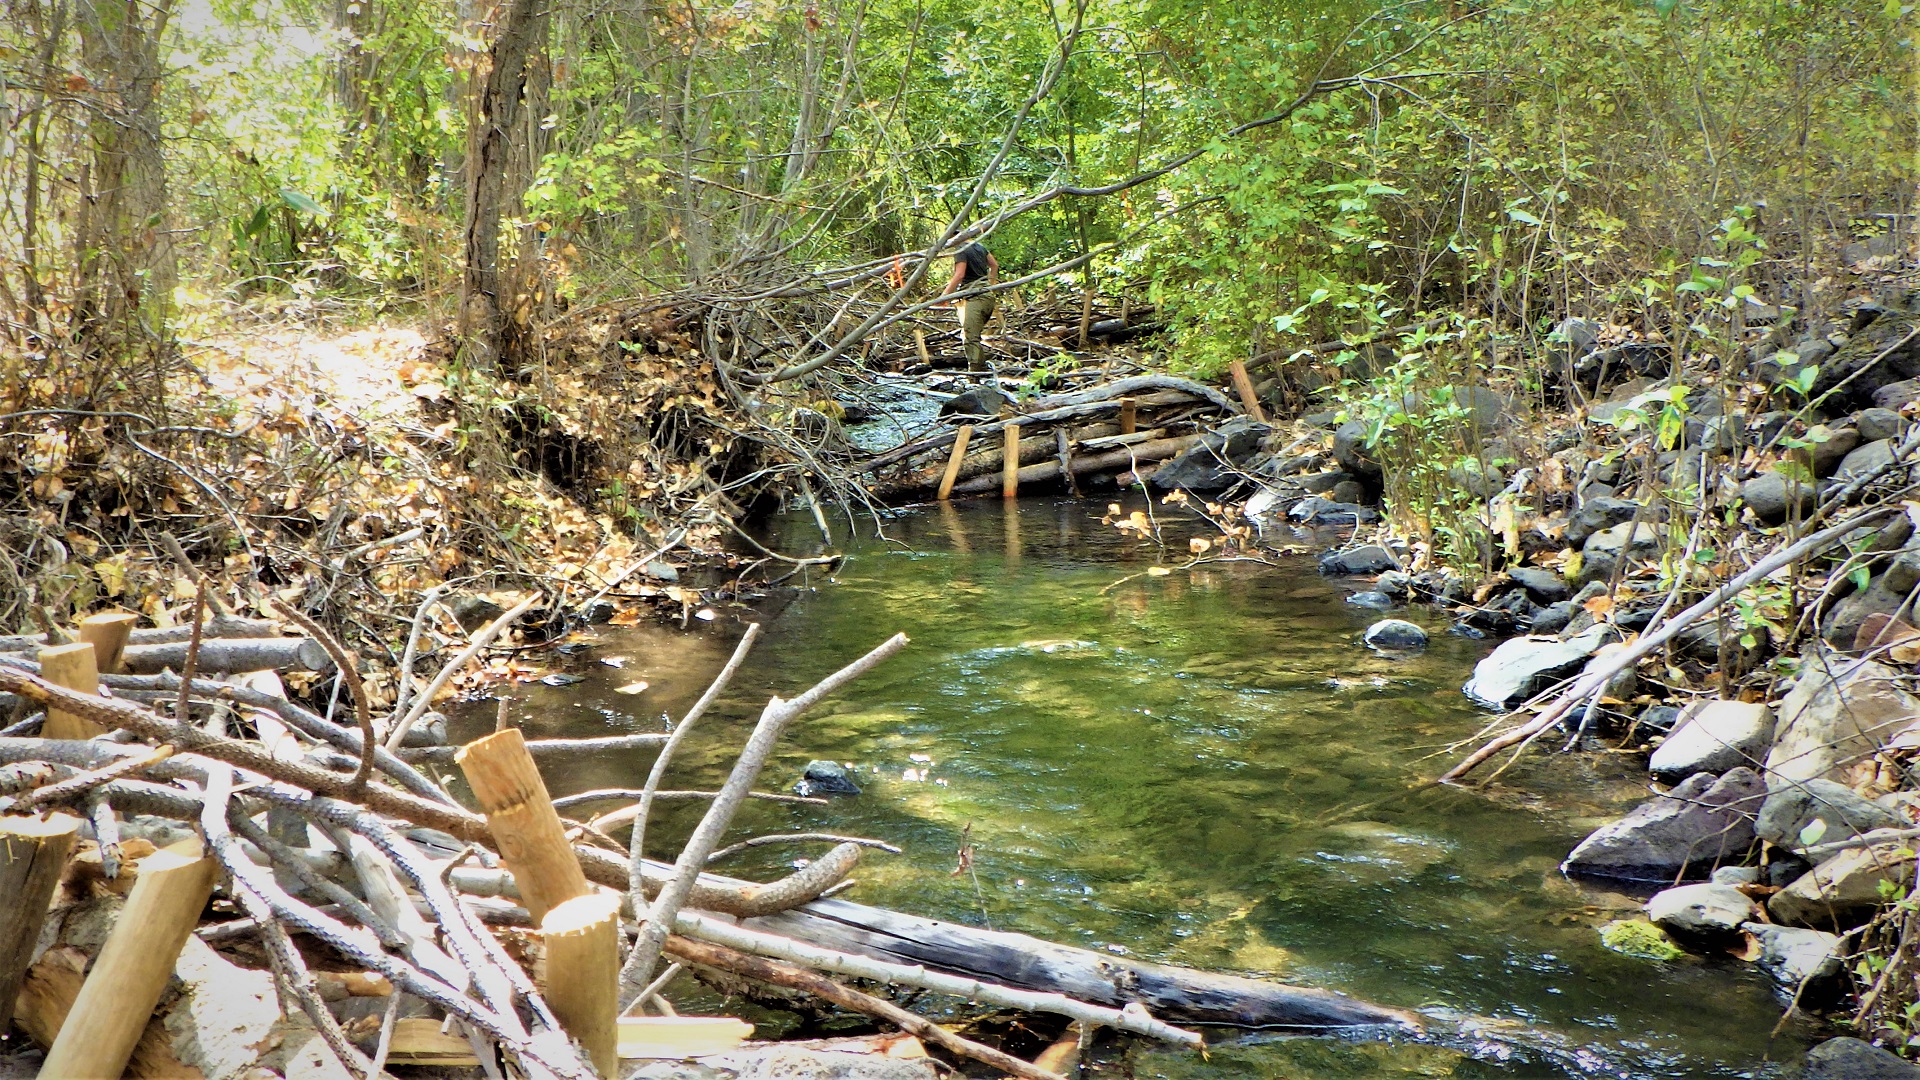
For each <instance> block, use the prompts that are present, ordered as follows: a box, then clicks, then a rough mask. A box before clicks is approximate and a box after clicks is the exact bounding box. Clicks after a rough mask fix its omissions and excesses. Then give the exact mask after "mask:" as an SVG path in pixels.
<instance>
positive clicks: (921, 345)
mask: <svg viewBox="0 0 1920 1080" xmlns="http://www.w3.org/2000/svg"><path fill="white" fill-rule="evenodd" d="M913 344H914V346H915V347H916V348H918V349H919V350H920V362H921V363H923V364H931V363H933V354H932V353H930V352H928V351H927V332H926V331H925V330H922V329H920V328H919V327H917V326H916V327H914V328H913Z"/></svg>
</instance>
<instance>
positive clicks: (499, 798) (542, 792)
mask: <svg viewBox="0 0 1920 1080" xmlns="http://www.w3.org/2000/svg"><path fill="white" fill-rule="evenodd" d="M454 760H455V761H456V762H458V763H459V765H460V771H461V772H463V773H465V774H466V777H467V785H468V786H469V787H471V788H473V797H474V798H475V799H477V800H479V802H480V808H481V809H482V810H484V811H485V812H486V815H487V827H488V828H489V829H490V830H492V832H493V838H494V840H495V841H496V842H497V843H498V844H499V845H500V858H501V860H502V861H504V862H505V863H506V864H507V869H509V870H512V871H513V877H514V880H515V881H518V882H520V883H521V895H520V899H521V900H522V901H524V902H525V903H526V905H527V910H528V911H529V912H531V913H532V915H533V919H534V921H535V922H536V923H537V922H539V921H540V920H542V919H544V918H546V917H547V912H549V911H552V910H553V909H554V908H557V907H559V906H560V905H561V904H564V903H566V902H567V901H569V900H572V899H573V898H575V897H577V896H585V895H587V877H586V875H585V874H584V873H582V872H581V870H580V860H579V859H578V858H576V857H575V856H574V854H573V845H572V844H571V843H569V842H568V840H567V830H566V828H565V827H564V826H562V825H561V824H560V815H559V814H558V813H556V812H555V811H554V809H553V799H552V798H551V797H549V796H548V795H547V783H546V781H545V780H543V779H541V778H540V770H539V768H538V767H537V766H535V765H534V763H533V755H532V754H530V753H528V752H527V740H526V738H525V737H524V736H522V735H521V734H520V729H519V728H508V729H507V730H505V731H497V732H495V733H493V734H492V735H489V736H487V737H486V738H484V739H476V740H474V741H473V742H470V743H468V744H467V745H465V746H463V747H461V748H460V752H459V754H457V755H456V756H455V757H454Z"/></svg>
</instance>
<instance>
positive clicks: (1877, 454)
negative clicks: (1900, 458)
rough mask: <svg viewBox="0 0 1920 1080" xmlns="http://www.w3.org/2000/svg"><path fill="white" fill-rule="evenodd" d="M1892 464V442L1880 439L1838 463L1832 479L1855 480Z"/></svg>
mask: <svg viewBox="0 0 1920 1080" xmlns="http://www.w3.org/2000/svg"><path fill="white" fill-rule="evenodd" d="M1891 464H1893V440H1892V439H1881V440H1880V441H1879V442H1870V443H1868V444H1866V445H1865V446H1862V447H1860V448H1859V449H1858V450H1855V451H1853V452H1852V453H1850V454H1848V455H1847V456H1846V458H1845V459H1844V460H1842V461H1841V462H1840V467H1839V469H1838V470H1836V471H1835V472H1834V474H1833V478H1834V479H1836V480H1840V481H1847V480H1855V479H1858V478H1860V477H1862V476H1868V475H1870V474H1872V473H1875V472H1878V471H1879V470H1880V469H1881V468H1883V467H1885V466H1888V465H1891Z"/></svg>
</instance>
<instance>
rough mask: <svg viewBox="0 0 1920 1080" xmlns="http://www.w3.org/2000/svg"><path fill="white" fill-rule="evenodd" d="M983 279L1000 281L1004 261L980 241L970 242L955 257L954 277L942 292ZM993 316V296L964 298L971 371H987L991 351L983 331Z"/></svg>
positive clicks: (963, 325) (962, 320) (965, 338)
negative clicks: (981, 335) (982, 337)
mask: <svg viewBox="0 0 1920 1080" xmlns="http://www.w3.org/2000/svg"><path fill="white" fill-rule="evenodd" d="M981 278H985V279H987V284H989V285H998V284H1000V263H999V261H998V260H996V259H995V258H994V257H993V252H991V251H988V250H987V249H986V248H985V247H984V246H982V245H981V244H980V243H979V242H977V241H976V242H974V243H971V244H968V245H967V246H966V247H963V248H961V249H960V250H959V251H958V252H956V253H955V254H954V256H953V276H952V277H950V278H948V279H947V287H946V289H945V290H943V291H942V292H941V293H940V295H941V296H946V295H947V294H949V293H955V292H959V291H960V290H961V289H964V288H967V287H969V286H971V285H973V284H975V283H977V282H978V281H979V280H980V279H981ZM992 317H993V297H991V296H970V297H968V298H967V299H965V300H962V301H960V340H961V342H962V343H964V344H965V346H966V350H967V370H968V371H985V370H987V350H986V349H985V348H984V347H983V346H981V344H980V332H981V331H982V330H985V329H986V326H987V320H988V319H991V318H992Z"/></svg>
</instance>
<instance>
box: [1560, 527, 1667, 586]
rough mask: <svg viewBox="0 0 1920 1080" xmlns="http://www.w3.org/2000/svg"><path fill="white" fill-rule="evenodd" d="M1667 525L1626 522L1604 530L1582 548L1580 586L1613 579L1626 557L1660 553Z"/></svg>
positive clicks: (1577, 578) (1648, 555) (1651, 555)
mask: <svg viewBox="0 0 1920 1080" xmlns="http://www.w3.org/2000/svg"><path fill="white" fill-rule="evenodd" d="M1665 532H1666V526H1664V525H1655V524H1652V523H1650V522H1645V521H1641V522H1632V521H1629V522H1625V523H1623V524H1619V525H1615V526H1613V527H1612V528H1609V529H1601V530H1600V531H1599V532H1597V533H1594V534H1593V535H1592V536H1589V537H1587V542H1586V543H1585V544H1583V545H1581V548H1580V571H1579V573H1576V574H1574V575H1573V581H1574V584H1576V585H1585V584H1587V583H1588V582H1591V581H1611V580H1613V572H1614V568H1615V567H1617V566H1618V565H1619V564H1620V560H1621V559H1623V558H1625V559H1646V558H1652V557H1653V556H1655V555H1658V554H1659V553H1660V547H1661V539H1662V535H1663V534H1664V533H1665Z"/></svg>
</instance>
